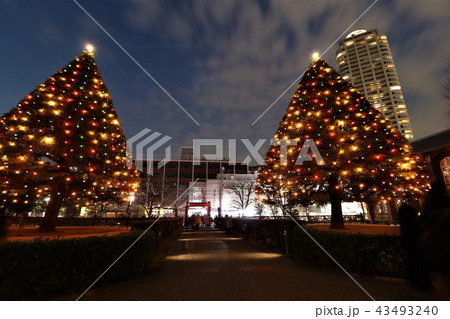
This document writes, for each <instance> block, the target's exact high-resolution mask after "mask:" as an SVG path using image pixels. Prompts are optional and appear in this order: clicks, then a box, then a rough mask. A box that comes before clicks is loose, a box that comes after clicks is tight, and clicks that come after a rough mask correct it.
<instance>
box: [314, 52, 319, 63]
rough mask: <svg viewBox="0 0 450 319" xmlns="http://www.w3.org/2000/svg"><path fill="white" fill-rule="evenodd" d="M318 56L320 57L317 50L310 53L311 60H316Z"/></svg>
mask: <svg viewBox="0 0 450 319" xmlns="http://www.w3.org/2000/svg"><path fill="white" fill-rule="evenodd" d="M319 58H320V54H319V52H314V53H313V54H312V60H313V61H316V60H318V59H319Z"/></svg>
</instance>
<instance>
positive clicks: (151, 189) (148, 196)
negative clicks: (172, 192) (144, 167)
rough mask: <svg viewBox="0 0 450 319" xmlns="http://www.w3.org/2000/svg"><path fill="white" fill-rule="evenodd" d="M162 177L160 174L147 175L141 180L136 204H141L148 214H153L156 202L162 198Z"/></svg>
mask: <svg viewBox="0 0 450 319" xmlns="http://www.w3.org/2000/svg"><path fill="white" fill-rule="evenodd" d="M161 187H162V177H161V176H159V175H158V174H155V175H147V177H145V179H143V180H142V182H141V188H140V190H139V192H138V193H137V196H136V204H137V205H140V206H141V207H142V208H143V209H144V211H145V214H146V215H147V216H150V215H151V214H152V211H153V209H154V207H155V206H156V203H157V202H159V201H160V200H161Z"/></svg>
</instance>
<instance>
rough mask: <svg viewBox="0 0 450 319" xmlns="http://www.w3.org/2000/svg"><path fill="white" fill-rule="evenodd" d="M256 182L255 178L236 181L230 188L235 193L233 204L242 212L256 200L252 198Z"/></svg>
mask: <svg viewBox="0 0 450 319" xmlns="http://www.w3.org/2000/svg"><path fill="white" fill-rule="evenodd" d="M255 184H256V182H255V181H254V180H242V181H236V182H235V183H234V184H233V185H231V186H230V188H229V189H230V190H231V192H232V194H233V195H234V198H233V200H232V201H231V203H232V206H233V207H234V208H236V209H239V210H242V212H243V211H244V210H245V209H246V208H247V207H248V206H249V205H250V204H251V203H252V202H253V201H254V199H253V198H252V194H253V188H254V186H255Z"/></svg>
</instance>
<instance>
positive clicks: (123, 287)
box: [83, 230, 434, 301]
mask: <svg viewBox="0 0 450 319" xmlns="http://www.w3.org/2000/svg"><path fill="white" fill-rule="evenodd" d="M124 258H126V255H125V256H124ZM352 276H354V278H355V279H356V280H357V281H358V282H359V283H360V284H361V285H362V286H363V287H364V289H366V290H367V291H368V292H369V293H370V294H371V295H372V296H373V297H374V298H375V299H376V300H402V301H405V300H433V298H434V297H433V292H432V291H428V292H420V291H416V290H413V289H411V288H410V287H409V284H408V282H405V281H404V280H400V279H393V278H385V277H374V276H367V275H358V274H352ZM83 300H165V301H175V300H222V301H224V300H232V301H240V300H246V301H247V300H282V301H283V300H370V298H369V297H368V296H367V295H366V294H365V293H364V292H363V291H362V289H361V288H359V287H358V286H357V285H356V284H355V283H354V282H353V281H352V280H351V279H350V278H349V277H348V276H347V275H346V274H345V273H344V272H342V271H341V270H339V269H338V268H337V267H336V269H322V268H316V267H312V266H305V265H302V264H299V263H297V262H294V261H292V260H290V259H289V258H287V257H285V256H283V255H280V254H277V253H273V252H269V251H267V250H262V249H260V248H258V247H254V246H251V245H249V244H247V243H246V242H244V241H243V240H242V239H240V238H233V237H229V236H227V235H226V234H225V233H224V232H222V231H217V230H205V231H195V232H192V231H187V230H186V231H184V232H183V233H182V234H181V236H180V238H179V239H178V242H177V244H176V247H175V248H174V250H173V251H172V253H171V254H170V255H169V256H168V260H167V262H166V264H165V266H164V268H163V269H162V271H161V272H160V273H158V274H156V275H152V276H148V277H145V278H142V279H139V280H133V281H128V282H125V283H120V284H117V285H113V286H109V287H102V288H98V289H93V290H91V291H89V292H88V293H87V294H86V295H85V296H84V297H83Z"/></svg>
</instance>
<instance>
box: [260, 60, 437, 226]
mask: <svg viewBox="0 0 450 319" xmlns="http://www.w3.org/2000/svg"><path fill="white" fill-rule="evenodd" d="M274 141H275V143H273V144H274V145H272V146H271V147H270V149H269V151H268V152H267V155H266V159H265V165H264V166H263V167H261V169H260V171H259V176H258V182H259V185H260V188H259V191H260V192H262V193H264V194H265V195H266V198H267V200H268V201H269V202H277V203H279V204H280V205H281V204H283V205H285V206H287V207H294V206H296V205H304V206H307V205H310V204H317V205H322V204H325V203H330V204H331V211H332V212H331V228H343V227H344V221H343V216H342V208H341V203H342V201H359V202H369V201H375V200H390V199H391V198H393V197H396V196H407V195H413V196H417V195H422V194H423V192H424V191H425V190H426V188H427V187H428V186H429V185H428V176H427V174H426V173H424V172H425V165H424V163H423V161H422V159H421V158H420V157H419V156H417V155H415V154H413V153H412V148H411V146H410V144H409V143H408V141H407V140H406V139H405V138H404V137H403V136H402V135H401V133H399V131H398V130H397V129H396V128H394V127H393V126H392V125H391V124H390V123H389V122H388V121H387V120H386V119H385V118H384V117H383V115H382V114H381V113H380V112H379V111H377V110H376V109H375V108H374V107H373V106H372V105H371V104H370V103H369V102H368V101H367V100H366V99H365V98H364V97H363V96H362V95H361V94H360V93H359V92H357V90H356V89H354V88H352V87H351V85H350V84H349V83H348V82H346V81H345V80H343V79H342V78H341V76H340V75H339V74H338V73H337V72H336V71H334V70H333V69H332V68H331V67H330V66H329V65H328V64H326V63H325V62H324V61H323V60H322V59H315V60H313V62H312V63H311V65H310V67H309V69H308V70H307V72H306V73H305V75H304V76H303V78H302V80H301V81H300V83H299V85H298V87H297V90H296V91H295V93H294V95H293V97H292V99H291V102H290V104H289V107H288V109H287V111H286V113H285V115H284V117H283V119H282V121H281V123H280V125H279V128H278V130H277V132H276V134H275V136H274Z"/></svg>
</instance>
